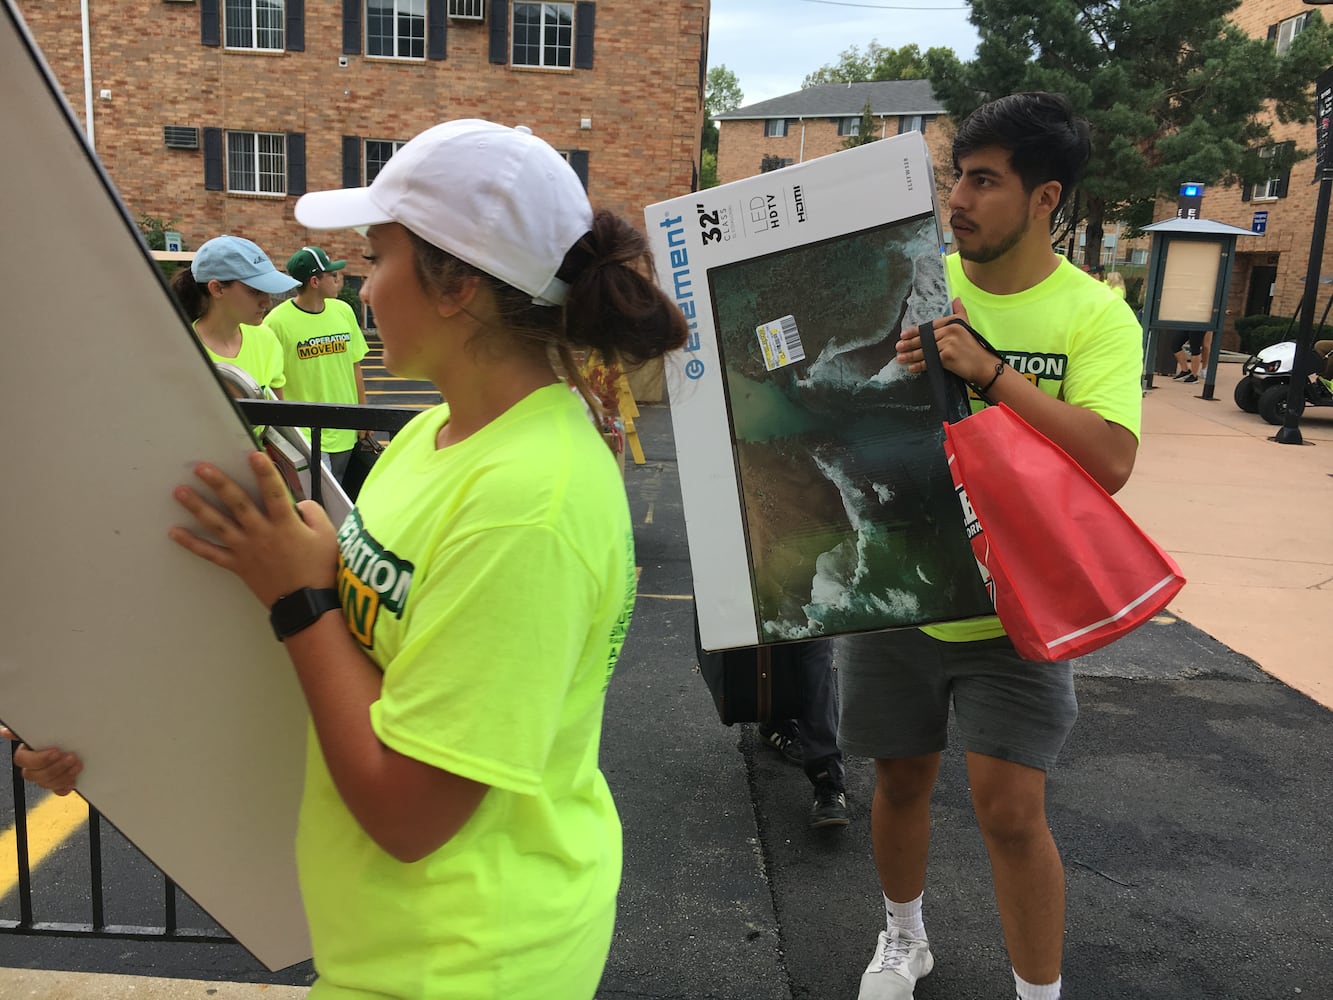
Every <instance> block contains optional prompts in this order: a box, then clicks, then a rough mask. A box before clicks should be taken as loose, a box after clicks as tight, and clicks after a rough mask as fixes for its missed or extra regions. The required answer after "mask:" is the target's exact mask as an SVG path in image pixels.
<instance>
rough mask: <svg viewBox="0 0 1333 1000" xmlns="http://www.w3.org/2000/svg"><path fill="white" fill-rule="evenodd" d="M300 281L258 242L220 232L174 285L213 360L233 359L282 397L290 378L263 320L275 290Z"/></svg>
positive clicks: (197, 253)
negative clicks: (287, 273) (279, 268)
mask: <svg viewBox="0 0 1333 1000" xmlns="http://www.w3.org/2000/svg"><path fill="white" fill-rule="evenodd" d="M298 285H300V282H299V281H297V280H296V279H295V278H292V277H290V276H288V275H285V274H283V273H282V272H281V271H279V270H278V269H277V268H276V267H274V266H273V262H272V261H271V260H269V259H268V254H266V253H264V251H263V250H262V249H260V247H259V245H258V244H256V243H252V242H251V241H250V240H247V239H243V238H242V237H240V236H216V237H214V238H213V239H211V240H209V241H208V242H206V243H205V244H204V245H203V246H201V247H200V248H199V249H198V250H196V251H195V254H194V260H193V261H192V262H191V263H190V266H189V268H182V269H181V270H179V271H177V272H176V275H175V276H174V277H173V278H172V279H171V290H172V291H173V292H175V294H176V298H177V299H179V300H180V304H181V306H182V308H184V310H185V313H186V315H187V316H188V317H189V318H190V320H191V321H192V323H193V326H194V335H195V336H196V337H198V338H199V343H201V344H203V346H204V350H205V351H207V352H208V356H209V358H210V360H212V361H213V363H214V364H217V363H219V362H222V363H226V364H233V365H236V367H238V368H241V369H243V370H244V371H245V372H246V373H247V374H249V375H250V376H251V377H252V378H253V379H254V380H255V381H256V382H257V383H259V386H260V388H261V390H262V389H270V390H272V392H273V394H274V395H275V396H277V397H278V398H279V399H281V398H282V386H283V385H284V384H285V383H286V381H287V379H286V376H285V375H284V374H283V362H282V346H281V345H280V344H279V343H278V338H277V336H276V335H275V334H274V333H273V331H272V330H270V329H269V328H268V327H267V326H265V325H264V314H265V313H267V312H268V309H269V306H270V305H271V304H272V299H271V296H273V295H278V294H281V293H282V292H287V291H291V289H293V288H296V287H297V286H298Z"/></svg>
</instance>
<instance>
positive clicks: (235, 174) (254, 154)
mask: <svg viewBox="0 0 1333 1000" xmlns="http://www.w3.org/2000/svg"><path fill="white" fill-rule="evenodd" d="M243 161H248V163H246V166H245V170H244V171H241V170H239V169H238V167H239V166H240V164H241V163H242V162H243ZM226 162H227V192H228V193H229V194H258V195H276V196H278V197H282V196H285V195H286V194H287V136H286V134H285V133H282V132H239V131H238V132H233V131H230V130H228V132H227V134H226ZM246 183H252V184H253V186H252V187H243V186H241V185H243V184H246Z"/></svg>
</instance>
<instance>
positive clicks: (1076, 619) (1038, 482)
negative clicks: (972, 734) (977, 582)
mask: <svg viewBox="0 0 1333 1000" xmlns="http://www.w3.org/2000/svg"><path fill="white" fill-rule="evenodd" d="M944 450H945V454H946V455H947V457H948V461H949V470H950V472H952V473H953V481H954V486H955V487H956V488H957V490H958V498H959V500H960V501H961V502H962V504H963V518H964V522H965V524H966V527H967V533H968V537H969V538H970V540H971V542H972V551H973V552H974V553H975V555H976V557H977V563H978V565H979V566H980V567H981V573H982V576H983V577H984V578H986V587H987V589H988V590H989V591H990V593H991V598H992V600H994V602H995V613H996V614H997V615H999V618H1000V624H1001V625H1003V626H1004V630H1005V632H1007V633H1008V634H1009V638H1010V639H1011V640H1013V643H1014V647H1015V648H1016V649H1017V650H1018V653H1019V655H1020V656H1022V657H1023V658H1024V659H1027V660H1067V659H1070V658H1071V657H1075V656H1082V655H1083V654H1084V653H1090V652H1092V651H1093V650H1094V649H1100V648H1101V647H1103V646H1105V645H1108V644H1109V643H1112V642H1114V641H1115V640H1116V639H1119V638H1120V637H1121V636H1122V635H1125V634H1126V633H1128V632H1132V631H1133V630H1134V629H1136V628H1138V627H1139V626H1140V625H1142V624H1143V623H1144V622H1146V621H1147V620H1148V619H1149V618H1151V617H1152V616H1153V615H1155V614H1157V612H1158V611H1160V610H1161V609H1162V608H1164V607H1165V606H1166V604H1167V602H1168V601H1170V600H1171V598H1172V597H1174V596H1175V595H1176V593H1177V592H1178V591H1179V590H1180V588H1181V587H1183V586H1184V585H1185V578H1184V577H1183V576H1181V574H1180V567H1179V566H1177V565H1176V562H1175V560H1174V559H1172V558H1171V557H1170V556H1169V555H1167V554H1166V553H1165V552H1164V551H1162V548H1161V547H1160V546H1159V545H1158V544H1157V543H1156V542H1154V541H1153V540H1152V539H1151V538H1149V537H1148V536H1147V535H1145V534H1144V533H1143V531H1141V530H1140V529H1139V527H1138V525H1136V524H1135V523H1134V522H1133V520H1131V518H1130V517H1129V515H1128V514H1126V513H1125V512H1124V510H1123V509H1122V508H1121V507H1120V505H1119V504H1118V503H1116V502H1115V500H1113V499H1112V498H1111V495H1110V494H1109V493H1107V492H1106V491H1105V490H1104V489H1102V488H1101V486H1100V485H1098V483H1097V481H1096V480H1095V479H1093V478H1092V477H1091V476H1090V475H1088V474H1087V473H1086V472H1085V471H1083V468H1082V467H1081V466H1080V465H1079V464H1078V463H1077V462H1075V461H1074V460H1073V459H1072V458H1070V457H1069V456H1068V455H1067V454H1065V452H1064V451H1062V450H1061V449H1060V447H1059V446H1058V445H1056V444H1055V443H1054V442H1052V441H1051V440H1050V439H1048V438H1047V437H1045V436H1044V435H1043V434H1041V433H1040V432H1039V431H1037V430H1035V429H1033V427H1032V426H1031V425H1030V424H1028V423H1027V422H1026V421H1025V420H1023V418H1022V417H1020V416H1018V414H1016V413H1014V411H1013V410H1011V409H1009V407H1007V406H1005V405H1004V404H1003V403H1001V404H999V405H998V406H988V407H986V409H984V410H982V411H981V412H980V413H975V414H973V415H972V416H970V417H968V418H966V419H965V420H960V421H958V422H957V423H953V424H946V425H945V428H944Z"/></svg>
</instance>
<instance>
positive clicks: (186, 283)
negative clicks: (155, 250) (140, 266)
mask: <svg viewBox="0 0 1333 1000" xmlns="http://www.w3.org/2000/svg"><path fill="white" fill-rule="evenodd" d="M222 284H224V285H230V284H231V282H230V281H224V282H222ZM171 291H172V294H174V295H175V296H176V300H177V301H178V302H180V304H181V308H182V309H184V310H185V315H186V316H188V317H190V320H191V321H192V322H193V321H194V320H197V319H199V318H201V317H202V316H203V315H204V313H206V312H208V307H209V306H210V305H211V304H212V300H211V298H210V297H209V294H208V285H206V284H203V285H201V284H200V283H199V282H198V281H196V280H195V278H194V272H193V271H191V270H190V269H189V268H188V267H182V268H181V269H180V270H179V271H177V272H176V273H175V274H173V275H172V276H171Z"/></svg>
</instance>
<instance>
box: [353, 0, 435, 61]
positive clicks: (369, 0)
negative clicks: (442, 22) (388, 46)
mask: <svg viewBox="0 0 1333 1000" xmlns="http://www.w3.org/2000/svg"><path fill="white" fill-rule="evenodd" d="M365 4H366V6H365V15H366V56H367V57H368V58H370V59H411V60H415V61H421V62H424V61H425V59H426V0H365ZM372 10H374V11H376V13H374V14H373V15H372V13H371V12H372ZM381 10H387V11H389V14H388V15H387V16H388V17H390V18H391V20H392V22H393V36H392V37H393V46H392V47H393V51H392V52H372V51H371V48H372V46H371V41H372V39H373V40H374V42H375V45H382V44H384V41H385V39H387V38H388V37H389V36H388V35H383V34H371V31H370V25H371V19H372V16H373V18H374V19H375V20H379V19H380V18H382V17H384V16H385V15H384V14H381V13H379V11H381ZM405 19H407V20H406V21H405ZM404 24H406V25H407V30H406V31H402V30H400V29H401V28H403V27H404ZM413 28H418V29H420V35H417V34H414V33H413V30H412V29H413ZM414 50H419V51H414Z"/></svg>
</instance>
